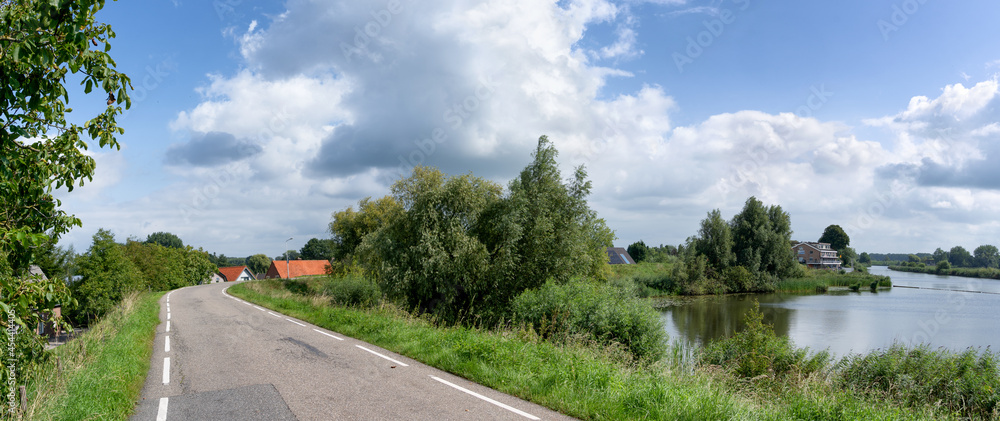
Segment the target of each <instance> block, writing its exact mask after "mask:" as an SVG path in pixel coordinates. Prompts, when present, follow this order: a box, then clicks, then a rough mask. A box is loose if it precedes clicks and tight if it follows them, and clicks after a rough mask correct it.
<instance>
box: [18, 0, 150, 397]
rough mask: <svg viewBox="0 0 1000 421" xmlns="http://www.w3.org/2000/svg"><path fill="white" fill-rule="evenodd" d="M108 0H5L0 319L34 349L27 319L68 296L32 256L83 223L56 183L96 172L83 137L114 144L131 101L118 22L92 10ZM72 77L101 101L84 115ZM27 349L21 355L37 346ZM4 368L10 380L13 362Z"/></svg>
mask: <svg viewBox="0 0 1000 421" xmlns="http://www.w3.org/2000/svg"><path fill="white" fill-rule="evenodd" d="M104 3H105V2H104V1H103V0H46V1H40V0H17V1H12V0H0V27H2V28H3V33H2V35H0V203H3V207H2V208H0V307H2V310H3V315H2V318H0V320H2V321H3V324H4V327H5V328H13V327H14V326H20V327H22V328H23V329H21V332H22V333H19V334H18V335H16V339H17V341H18V346H19V347H26V348H31V350H37V349H38V348H39V347H40V346H41V342H40V340H39V339H38V338H37V337H34V338H32V337H31V336H30V335H31V333H30V332H31V329H30V328H29V327H33V326H35V325H36V324H37V322H38V321H39V314H40V312H41V311H44V310H45V309H51V308H52V307H53V306H55V305H57V304H61V303H64V302H67V301H68V300H69V299H70V297H69V294H68V290H67V288H66V286H65V284H64V283H63V281H62V280H59V279H52V280H48V281H45V280H41V279H29V278H28V276H27V273H28V266H29V264H30V263H31V262H32V260H33V254H34V253H35V252H36V251H37V250H38V249H39V247H41V246H43V245H44V244H46V243H47V242H51V241H56V240H58V238H59V236H60V235H62V234H64V233H66V232H67V231H68V230H69V229H70V228H71V227H73V226H80V225H81V222H80V220H79V219H78V218H76V217H75V216H73V215H70V214H68V213H66V212H65V211H64V210H62V209H60V206H61V203H60V201H59V199H56V198H55V197H54V196H53V191H54V190H55V189H58V188H65V189H66V190H68V191H72V190H73V188H74V187H75V186H79V185H82V184H83V182H84V181H89V180H91V179H92V178H93V175H94V167H95V163H94V159H93V158H91V157H90V156H87V155H85V154H84V151H85V150H86V149H87V148H88V143H87V139H89V140H91V141H93V142H97V144H98V145H100V146H101V147H109V148H115V149H117V148H118V147H119V145H118V141H117V140H116V138H115V136H117V135H120V134H122V133H124V130H123V129H122V128H120V127H119V126H118V124H117V122H116V121H115V116H116V115H118V114H120V113H121V112H123V108H126V109H127V108H128V106H129V97H128V94H127V92H126V88H129V87H130V85H129V83H130V82H129V79H128V77H127V76H126V75H124V74H122V73H119V72H118V71H117V70H115V66H116V63H115V61H114V60H113V59H112V58H111V55H110V54H109V51H110V50H111V44H110V40H111V39H112V38H114V36H115V34H114V32H113V31H112V30H111V27H110V26H109V25H106V24H102V23H99V22H98V21H97V20H96V14H97V13H98V12H99V11H100V10H101V9H102V8H103V6H104ZM67 79H69V80H74V81H75V80H78V81H79V83H80V84H81V85H82V87H83V91H84V93H86V94H88V95H85V96H83V98H82V100H83V101H86V102H88V103H97V104H100V106H101V107H103V108H102V109H103V110H102V111H101V112H100V113H99V114H97V115H95V116H90V117H89V119H87V120H86V122H84V123H83V124H82V125H78V124H76V123H71V122H69V121H68V118H67V117H68V116H69V114H70V113H71V112H72V110H71V109H70V108H69V107H68V105H69V91H68V90H67V88H66V83H67ZM94 91H98V92H100V93H94ZM105 105H106V107H105ZM85 118H86V117H85ZM73 120H75V121H80V120H81V119H79V118H74V119H73ZM10 316H13V317H10ZM0 336H3V341H6V340H7V335H0ZM27 339H31V340H27ZM25 341H26V342H25ZM31 350H27V349H25V350H22V351H23V352H20V353H18V355H36V353H34V352H33V351H32V352H29V351H31ZM37 355H42V354H40V353H38V354H37ZM31 363H33V361H30V360H29V361H21V362H20V364H19V365H18V370H21V369H23V368H26V367H24V365H25V364H31ZM15 375H17V373H15ZM3 376H4V380H3V382H0V383H2V384H3V387H4V388H6V387H7V379H6V376H7V370H3Z"/></svg>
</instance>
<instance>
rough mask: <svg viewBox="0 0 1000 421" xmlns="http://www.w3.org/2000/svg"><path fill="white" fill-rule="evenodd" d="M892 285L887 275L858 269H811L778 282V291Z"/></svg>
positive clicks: (885, 286) (800, 291) (815, 290)
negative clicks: (851, 270)
mask: <svg viewBox="0 0 1000 421" xmlns="http://www.w3.org/2000/svg"><path fill="white" fill-rule="evenodd" d="M873 283H874V284H875V286H876V287H883V288H887V287H892V280H891V279H890V278H889V277H888V276H883V275H872V274H869V273H864V272H860V271H855V272H848V273H839V272H834V271H829V270H818V269H812V270H809V271H808V272H806V276H804V277H801V278H791V279H785V280H782V281H780V282H778V288H777V290H778V292H789V293H802V292H826V291H827V289H828V288H830V287H852V286H858V287H860V286H864V287H865V288H868V287H870V286H871V285H872V284H873Z"/></svg>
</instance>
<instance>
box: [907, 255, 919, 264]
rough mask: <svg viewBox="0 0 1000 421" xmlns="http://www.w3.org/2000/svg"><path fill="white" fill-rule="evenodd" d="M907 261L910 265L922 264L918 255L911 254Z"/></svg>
mask: <svg viewBox="0 0 1000 421" xmlns="http://www.w3.org/2000/svg"><path fill="white" fill-rule="evenodd" d="M906 260H907V262H909V263H920V256H917V255H916V254H910V255H909V256H907V257H906Z"/></svg>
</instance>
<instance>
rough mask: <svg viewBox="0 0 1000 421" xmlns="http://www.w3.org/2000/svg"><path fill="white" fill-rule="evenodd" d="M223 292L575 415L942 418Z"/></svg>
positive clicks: (587, 349) (257, 289)
mask: <svg viewBox="0 0 1000 421" xmlns="http://www.w3.org/2000/svg"><path fill="white" fill-rule="evenodd" d="M229 292H230V293H231V294H233V295H235V296H238V297H241V298H243V299H246V300H248V301H251V302H254V303H256V304H258V305H261V306H264V307H268V308H270V309H272V310H275V311H278V312H281V313H284V314H287V315H289V316H292V317H296V318H299V319H301V320H305V321H308V322H310V323H313V324H315V325H318V326H322V327H325V328H327V329H331V330H334V331H336V332H339V333H341V334H344V335H347V336H350V337H353V338H357V339H360V340H363V341H366V342H370V343H373V344H375V345H378V346H380V347H383V348H385V349H388V350H391V351H394V352H397V353H400V354H402V355H406V356H408V357H410V358H413V359H415V360H418V361H421V362H423V363H425V364H428V365H430V366H434V367H437V368H439V369H442V370H445V371H448V372H451V373H454V374H456V375H459V376H462V377H464V378H467V379H469V380H471V381H474V382H477V383H479V384H482V385H485V386H487V387H491V388H493V389H495V390H498V391H501V392H504V393H508V394H511V395H514V396H518V397H521V398H523V399H526V400H529V401H532V402H535V403H538V404H540V405H543V406H546V407H549V408H552V409H554V410H557V411H559V412H562V413H564V414H567V415H571V416H573V417H577V418H581V419H588V420H591V419H592V420H598V419H599V420H635V419H654V420H655V419H666V420H718V419H727V420H730V419H753V420H778V419H818V420H823V419H830V420H845V419H882V420H895V419H906V420H909V419H914V420H916V419H941V418H948V414H943V413H941V412H940V411H937V410H935V409H934V408H916V409H913V408H900V407H898V406H895V405H893V404H891V403H880V402H877V401H875V400H872V399H866V398H864V397H863V396H858V395H856V394H853V393H848V392H845V391H844V390H843V389H840V388H839V387H838V385H837V384H836V383H835V382H833V381H830V380H829V379H826V378H825V377H824V376H823V375H816V376H810V377H809V378H803V379H795V378H786V379H782V380H780V381H778V380H774V379H770V378H769V377H768V376H766V375H765V376H761V377H759V378H754V379H742V378H736V377H733V376H731V375H729V374H728V373H727V372H726V371H725V370H723V369H720V368H718V367H716V368H713V367H698V366H693V365H690V364H687V365H685V364H681V363H671V362H669V361H670V360H671V359H670V358H669V357H668V359H667V360H666V361H660V362H658V363H655V364H653V365H651V366H645V367H642V366H638V365H634V364H631V363H629V359H628V358H622V357H621V355H622V354H621V350H616V349H613V348H609V347H603V346H593V344H587V343H585V342H580V343H572V342H570V343H565V344H562V345H555V344H552V343H549V342H545V341H542V340H541V339H540V338H539V337H538V336H537V335H536V334H535V333H534V330H531V329H516V328H505V329H495V330H488V329H472V328H467V327H454V326H453V327H440V326H434V325H433V324H432V323H431V322H430V321H429V320H427V319H424V318H417V317H414V316H411V315H409V314H408V313H405V312H403V311H400V310H398V309H396V308H394V307H392V306H389V305H380V306H376V307H372V308H347V307H332V306H330V305H329V302H330V299H329V298H328V297H325V296H323V295H311V296H303V295H297V294H294V293H292V292H291V291H289V290H288V289H287V288H286V287H285V286H284V285H283V284H282V283H280V282H277V281H273V280H271V281H260V282H249V283H244V284H240V285H236V286H233V287H232V288H230V289H229ZM677 352H678V350H676V349H675V350H674V353H677ZM674 360H683V359H682V358H675V359H674Z"/></svg>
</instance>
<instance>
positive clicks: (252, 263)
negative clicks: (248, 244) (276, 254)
mask: <svg viewBox="0 0 1000 421" xmlns="http://www.w3.org/2000/svg"><path fill="white" fill-rule="evenodd" d="M244 264H245V265H247V268H248V269H250V272H253V273H254V274H255V275H257V274H261V273H264V272H267V269H268V268H270V267H271V259H270V258H268V257H267V255H264V254H255V255H253V256H250V257H247V259H246V261H245V263H244Z"/></svg>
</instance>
